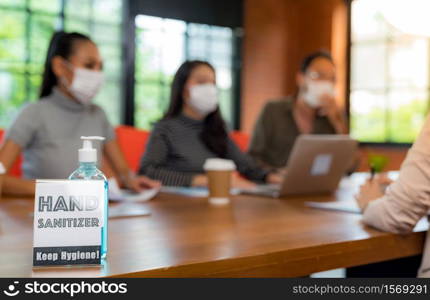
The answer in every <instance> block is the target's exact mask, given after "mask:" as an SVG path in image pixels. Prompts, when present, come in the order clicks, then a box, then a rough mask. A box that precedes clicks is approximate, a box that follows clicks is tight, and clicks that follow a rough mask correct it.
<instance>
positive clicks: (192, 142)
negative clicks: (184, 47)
mask: <svg viewBox="0 0 430 300" xmlns="http://www.w3.org/2000/svg"><path fill="white" fill-rule="evenodd" d="M214 157H219V158H226V159H231V160H233V161H234V162H235V163H236V166H237V169H238V171H239V172H240V173H241V174H242V175H243V176H244V177H246V178H247V179H249V180H251V181H255V182H270V183H279V182H280V177H279V176H278V175H276V174H273V173H267V172H266V171H264V170H262V169H260V168H259V167H257V165H256V164H255V163H254V161H253V160H252V159H251V158H250V157H249V156H247V155H246V154H244V153H242V152H241V151H240V150H239V149H238V147H237V146H236V145H235V144H234V143H233V142H232V140H231V139H230V138H229V137H228V134H227V131H226V128H225V124H224V121H223V119H222V117H221V114H220V110H219V108H218V95H217V90H216V86H215V70H214V68H213V67H212V66H211V65H210V64H209V63H207V62H203V61H187V62H185V63H183V64H182V66H181V67H180V68H179V69H178V71H177V72H176V74H175V77H174V79H173V83H172V91H171V100H170V107H169V109H168V111H167V113H166V115H165V117H164V118H163V120H161V121H160V122H159V123H158V124H156V125H155V127H154V129H153V131H152V133H151V137H150V139H149V142H148V146H147V150H146V152H145V155H144V157H143V158H142V162H141V166H140V174H145V175H147V176H149V177H151V178H153V179H157V180H160V181H161V182H162V183H163V184H165V185H174V186H175V185H176V186H205V185H206V184H207V178H206V176H205V175H204V171H203V164H204V162H205V160H206V159H207V158H214ZM233 178H234V179H233V186H248V185H252V184H250V183H249V182H248V181H246V180H244V179H241V178H240V177H233Z"/></svg>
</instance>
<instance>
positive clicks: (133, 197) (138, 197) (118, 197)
mask: <svg viewBox="0 0 430 300" xmlns="http://www.w3.org/2000/svg"><path fill="white" fill-rule="evenodd" d="M159 191H160V190H159V189H148V190H143V191H142V192H140V193H135V192H132V191H130V190H125V189H120V187H119V186H118V183H117V182H116V180H115V179H114V178H111V179H109V200H112V201H121V202H146V201H149V200H151V199H152V198H154V197H155V196H156V195H157V194H158V192H159Z"/></svg>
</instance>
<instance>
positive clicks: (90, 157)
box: [69, 136, 108, 258]
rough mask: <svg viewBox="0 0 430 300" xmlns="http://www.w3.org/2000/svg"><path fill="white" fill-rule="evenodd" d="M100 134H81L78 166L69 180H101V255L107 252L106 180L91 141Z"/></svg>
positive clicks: (98, 138) (100, 138)
mask: <svg viewBox="0 0 430 300" xmlns="http://www.w3.org/2000/svg"><path fill="white" fill-rule="evenodd" d="M104 139H105V138H104V137H100V136H81V140H83V146H82V148H81V149H79V168H78V169H76V171H74V172H73V173H72V174H71V175H70V176H69V179H70V180H103V181H104V187H105V196H104V201H103V202H104V203H103V227H102V231H101V235H102V236H101V257H102V258H105V257H106V254H107V238H108V234H107V229H108V228H107V226H108V181H107V179H106V176H105V175H104V174H103V173H102V171H100V170H99V169H98V168H97V165H96V164H97V150H96V149H94V148H93V144H92V141H96V140H97V141H103V140H104Z"/></svg>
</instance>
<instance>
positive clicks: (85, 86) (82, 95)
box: [66, 67, 104, 105]
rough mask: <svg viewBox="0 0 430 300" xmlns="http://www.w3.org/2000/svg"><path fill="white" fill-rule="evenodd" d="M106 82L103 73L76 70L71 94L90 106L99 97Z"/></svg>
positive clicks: (82, 69) (69, 86)
mask: <svg viewBox="0 0 430 300" xmlns="http://www.w3.org/2000/svg"><path fill="white" fill-rule="evenodd" d="M103 81H104V77H103V73H102V72H100V71H93V70H88V69H84V68H76V67H75V68H74V71H73V81H72V84H70V85H67V84H66V86H67V88H68V90H69V91H70V93H71V94H72V95H73V96H74V97H75V98H76V99H77V100H78V101H79V102H81V103H82V104H85V105H88V104H90V103H91V101H92V100H93V99H94V97H95V96H96V95H97V93H98V91H99V90H100V88H101V86H102V84H103Z"/></svg>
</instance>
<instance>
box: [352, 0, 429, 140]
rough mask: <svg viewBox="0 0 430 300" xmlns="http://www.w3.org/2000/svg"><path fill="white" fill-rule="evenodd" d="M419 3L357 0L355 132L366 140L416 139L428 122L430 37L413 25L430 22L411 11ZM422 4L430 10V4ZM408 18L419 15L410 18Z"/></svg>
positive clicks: (354, 19)
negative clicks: (421, 19) (412, 26)
mask: <svg viewBox="0 0 430 300" xmlns="http://www.w3.org/2000/svg"><path fill="white" fill-rule="evenodd" d="M418 2H419V1H410V0H395V1H387V0H354V1H353V2H352V7H351V9H352V11H351V18H352V19H351V31H352V32H351V39H352V40H351V90H350V113H351V134H352V136H354V137H355V138H357V139H358V140H360V141H361V142H378V143H411V142H413V141H414V140H415V138H416V136H417V134H418V132H419V130H420V128H421V126H422V125H423V122H424V118H425V116H426V113H427V110H428V104H429V89H430V77H429V68H430V64H429V63H430V61H429V57H430V40H429V38H428V37H427V36H425V35H423V34H421V33H418V32H414V30H411V26H410V25H413V24H417V26H416V28H419V29H420V28H421V29H422V28H423V26H425V25H423V24H419V23H420V21H419V16H417V14H414V13H412V12H411V11H410V9H411V7H412V8H413V7H414V5H415V4H417V3H418ZM425 3H427V4H425ZM420 4H421V10H423V11H427V12H428V9H430V3H429V2H428V1H421V2H420ZM422 5H426V6H427V9H423V8H424V7H422ZM415 8H417V9H419V8H418V7H415ZM405 11H408V13H407V14H405V13H404V12H405ZM408 17H409V18H417V17H418V19H416V20H412V19H409V20H405V18H408ZM405 21H406V22H405ZM402 24H406V25H407V26H406V27H405V26H402Z"/></svg>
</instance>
